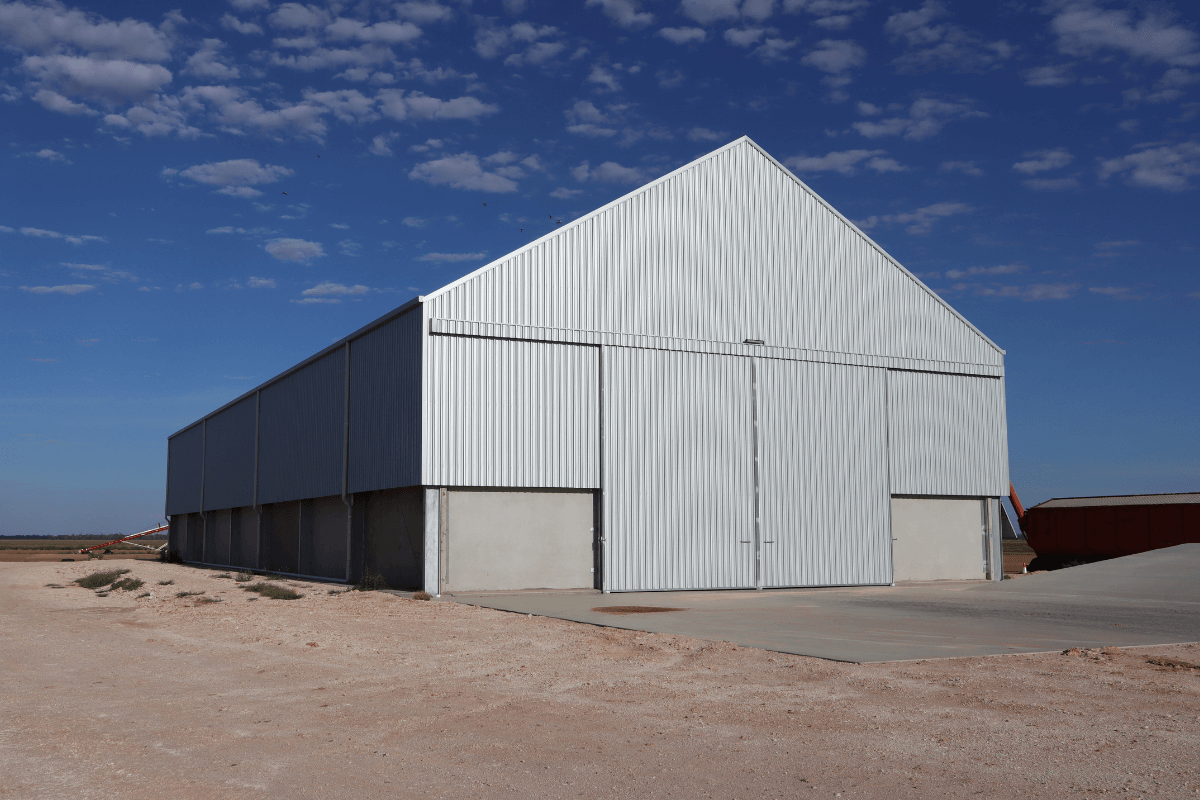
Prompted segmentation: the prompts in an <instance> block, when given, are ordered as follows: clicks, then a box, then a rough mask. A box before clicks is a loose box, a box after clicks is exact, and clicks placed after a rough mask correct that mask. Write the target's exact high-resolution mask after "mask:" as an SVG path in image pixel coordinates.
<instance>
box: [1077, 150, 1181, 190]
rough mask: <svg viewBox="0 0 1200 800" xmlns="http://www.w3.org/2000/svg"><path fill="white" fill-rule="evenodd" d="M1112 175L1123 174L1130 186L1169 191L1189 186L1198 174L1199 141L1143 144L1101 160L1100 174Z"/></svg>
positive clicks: (1105, 177) (1101, 176) (1105, 176)
mask: <svg viewBox="0 0 1200 800" xmlns="http://www.w3.org/2000/svg"><path fill="white" fill-rule="evenodd" d="M1113 175H1122V176H1124V177H1125V181H1126V183H1128V184H1130V185H1131V186H1143V187H1146V188H1152V189H1167V190H1169V191H1182V190H1184V189H1187V188H1190V186H1191V183H1190V179H1191V178H1192V177H1193V176H1195V175H1200V142H1195V141H1193V142H1181V143H1179V144H1173V145H1160V146H1158V147H1151V146H1146V147H1144V149H1141V150H1139V151H1138V152H1134V153H1130V154H1129V155H1127V156H1122V157H1121V158H1111V159H1107V160H1105V161H1102V162H1101V164H1100V178H1101V179H1107V178H1109V177H1111V176H1113Z"/></svg>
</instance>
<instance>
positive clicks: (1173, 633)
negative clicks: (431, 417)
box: [444, 545, 1200, 663]
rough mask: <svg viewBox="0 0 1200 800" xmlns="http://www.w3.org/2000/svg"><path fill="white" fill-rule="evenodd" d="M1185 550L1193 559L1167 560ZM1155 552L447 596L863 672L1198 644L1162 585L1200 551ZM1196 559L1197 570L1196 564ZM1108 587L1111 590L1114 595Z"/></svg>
mask: <svg viewBox="0 0 1200 800" xmlns="http://www.w3.org/2000/svg"><path fill="white" fill-rule="evenodd" d="M1185 548H1186V549H1188V551H1187V552H1177V553H1171V552H1169V551H1179V550H1182V549H1185ZM1158 552H1159V553H1160V554H1161V555H1160V556H1158V557H1157V558H1147V556H1149V555H1150V554H1142V555H1141V556H1130V557H1127V559H1114V560H1113V561H1108V562H1104V563H1103V564H1093V565H1089V566H1086V567H1074V568H1072V569H1070V570H1061V571H1059V572H1058V573H1050V574H1039V575H1033V576H1023V577H1020V578H1017V579H1015V580H1012V581H1004V582H1002V583H987V582H982V581H963V582H958V581H955V582H932V583H909V584H905V583H901V584H898V585H896V586H874V587H851V588H822V589H775V590H765V591H721V592H637V593H623V594H607V595H606V594H600V593H598V592H545V591H543V592H508V593H492V594H484V593H479V594H454V595H445V596H444V598H445V599H447V600H452V601H454V602H459V603H466V604H470V605H477V606H483V607H486V608H494V609H499V610H503V611H512V612H515V613H520V614H537V615H539V616H546V617H556V618H558V619H565V620H572V621H575V622H583V623H588V624H590V625H603V626H607V627H611V628H623V629H626V630H638V631H648V632H653V633H664V634H671V635H679V636H693V637H696V638H700V639H707V640H710V641H723V642H732V643H734V644H737V645H740V646H744V647H757V648H761V649H763V650H773V651H777V652H781V653H793V654H796V655H804V656H815V657H817V658H825V659H830V660H833V661H849V662H855V663H874V662H881V661H909V660H924V659H931V658H955V657H965V656H991V655H1002V654H1008V653H1036V652H1047V651H1055V650H1064V649H1067V648H1071V647H1093V648H1094V647H1108V646H1116V647H1131V646H1137V645H1155V644H1177V643H1188V642H1195V641H1200V602H1197V601H1198V600H1200V597H1197V598H1193V597H1192V595H1193V594H1194V592H1192V591H1183V592H1178V593H1175V594H1171V595H1170V596H1169V597H1164V596H1163V594H1164V593H1163V592H1162V589H1161V586H1162V583H1161V580H1159V577H1161V576H1162V575H1163V572H1162V570H1163V569H1165V565H1166V564H1167V563H1168V562H1170V568H1169V569H1166V572H1168V573H1169V574H1172V575H1180V574H1190V575H1193V576H1200V545H1185V546H1181V547H1176V548H1169V549H1168V550H1164V551H1158ZM1180 559H1182V560H1183V561H1184V562H1187V563H1186V564H1185V563H1181V562H1180ZM1193 561H1194V562H1195V564H1194V565H1192V566H1194V567H1195V568H1196V569H1195V571H1193V570H1192V569H1191V568H1190V567H1189V565H1191V562H1193ZM1119 562H1126V563H1124V564H1121V563H1119ZM1113 576H1119V578H1120V579H1119V580H1116V579H1114V578H1113ZM1108 579H1112V580H1111V582H1110V580H1108ZM1106 584H1107V585H1109V586H1111V587H1112V588H1113V589H1115V591H1113V592H1111V594H1110V593H1109V592H1106V590H1105V588H1104V587H1105V585H1106ZM1176 585H1177V586H1178V585H1179V584H1176ZM1112 595H1116V596H1112ZM609 606H653V607H660V608H662V607H670V608H677V609H681V610H678V611H667V612H660V613H639V614H630V615H614V614H609V613H604V612H603V611H597V610H595V609H598V608H604V607H609Z"/></svg>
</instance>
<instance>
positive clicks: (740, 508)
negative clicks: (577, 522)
mask: <svg viewBox="0 0 1200 800" xmlns="http://www.w3.org/2000/svg"><path fill="white" fill-rule="evenodd" d="M604 386H605V393H604V394H605V402H604V415H605V418H604V447H605V452H604V471H605V479H604V525H605V530H604V536H605V540H606V545H605V550H604V554H605V565H604V574H605V576H606V578H607V587H606V588H608V589H609V590H610V591H618V592H626V591H648V590H658V589H720V588H746V587H750V586H753V585H754V543H753V539H754V505H753V497H754V478H753V440H752V437H753V435H754V434H753V422H752V418H751V385H750V360H749V359H746V358H735V357H730V356H717V355H707V354H698V353H681V352H671V351H663V350H641V349H634V348H624V347H611V348H607V349H606V350H605V374H604Z"/></svg>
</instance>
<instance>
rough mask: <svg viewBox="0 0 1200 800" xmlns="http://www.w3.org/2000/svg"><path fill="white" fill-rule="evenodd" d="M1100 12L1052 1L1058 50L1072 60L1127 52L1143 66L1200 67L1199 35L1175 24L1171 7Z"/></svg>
mask: <svg viewBox="0 0 1200 800" xmlns="http://www.w3.org/2000/svg"><path fill="white" fill-rule="evenodd" d="M1134 8H1138V9H1140V11H1141V14H1140V15H1139V14H1137V12H1136V11H1134V10H1131V9H1127V8H1121V9H1116V8H1101V7H1099V6H1097V5H1096V4H1095V3H1093V2H1090V1H1089V0H1066V1H1065V2H1062V1H1061V0H1060V2H1051V3H1049V4H1048V9H1051V13H1053V14H1054V17H1053V19H1051V20H1050V30H1051V31H1053V32H1054V34H1055V35H1056V36H1058V49H1059V50H1060V51H1061V52H1063V53H1065V54H1067V55H1070V56H1078V57H1088V56H1091V57H1095V56H1100V55H1103V54H1104V53H1105V52H1114V51H1115V52H1118V53H1124V54H1125V55H1128V56H1130V57H1133V58H1138V59H1142V60H1144V61H1159V62H1165V63H1167V64H1171V65H1173V66H1178V67H1193V66H1198V65H1200V41H1198V40H1197V36H1196V33H1195V31H1193V30H1191V28H1190V27H1188V26H1187V25H1186V24H1183V23H1178V22H1176V21H1175V15H1174V14H1173V13H1172V12H1171V10H1170V7H1169V6H1156V5H1146V6H1140V7H1139V6H1134Z"/></svg>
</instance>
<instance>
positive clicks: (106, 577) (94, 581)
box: [75, 569, 129, 589]
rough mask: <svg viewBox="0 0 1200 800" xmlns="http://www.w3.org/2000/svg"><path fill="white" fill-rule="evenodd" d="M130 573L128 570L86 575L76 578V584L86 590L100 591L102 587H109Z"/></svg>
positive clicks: (111, 570) (112, 570) (113, 570)
mask: <svg viewBox="0 0 1200 800" xmlns="http://www.w3.org/2000/svg"><path fill="white" fill-rule="evenodd" d="M126 572H129V570H127V569H110V570H105V571H104V572H93V573H92V574H91V575H85V576H83V577H82V578H76V579H75V582H76V583H78V584H79V585H80V586H82V587H83V588H85V589H99V588H100V587H101V586H108V585H109V584H110V583H112V582H113V581H115V580H116V579H117V578H119V577H121V576H122V575H124V574H125V573H126Z"/></svg>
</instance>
